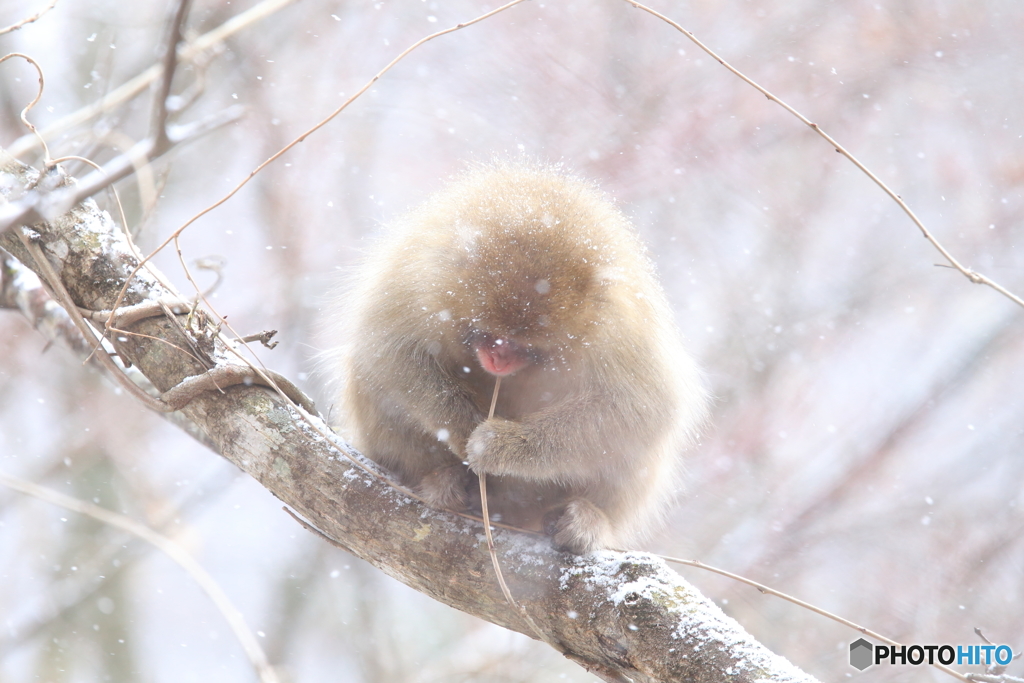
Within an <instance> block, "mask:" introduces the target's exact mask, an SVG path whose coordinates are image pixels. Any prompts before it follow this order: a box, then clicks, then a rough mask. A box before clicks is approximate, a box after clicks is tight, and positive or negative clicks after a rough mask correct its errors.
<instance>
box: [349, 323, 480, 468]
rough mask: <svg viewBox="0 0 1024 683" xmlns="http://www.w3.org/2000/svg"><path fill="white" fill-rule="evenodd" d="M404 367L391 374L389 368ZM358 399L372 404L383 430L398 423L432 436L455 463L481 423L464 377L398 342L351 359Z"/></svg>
mask: <svg viewBox="0 0 1024 683" xmlns="http://www.w3.org/2000/svg"><path fill="white" fill-rule="evenodd" d="M396 367H397V368H404V369H403V370H402V371H400V372H395V371H394V368H396ZM356 375H357V376H358V377H359V384H360V393H361V394H362V396H361V397H359V398H358V399H357V401H358V402H360V403H362V402H364V401H369V402H372V403H373V405H374V406H375V412H376V413H377V420H379V421H380V422H381V423H382V425H386V424H388V423H391V422H393V421H394V420H396V419H397V420H402V421H405V422H407V423H410V425H409V426H411V427H414V428H415V429H416V430H417V431H419V430H422V432H425V433H427V434H430V435H433V436H434V437H436V438H438V440H440V441H447V445H448V446H449V448H451V450H452V451H453V452H454V453H455V454H456V455H457V456H459V457H460V458H461V457H463V456H464V455H465V446H466V441H467V439H469V435H470V433H471V432H472V431H473V428H474V427H475V426H476V425H477V424H478V423H479V422H480V421H481V420H483V418H484V414H483V412H482V409H481V408H480V407H479V406H477V405H476V402H475V400H474V398H473V392H472V388H471V387H470V385H469V383H468V381H467V379H466V378H465V377H461V376H458V375H456V374H453V373H452V372H450V371H448V370H446V366H445V365H444V364H441V363H438V361H437V359H436V358H435V357H434V356H432V355H431V354H430V353H429V352H428V351H427V350H426V349H424V348H423V345H422V344H421V343H418V342H417V341H414V340H404V341H402V340H400V341H398V342H392V343H388V344H383V345H380V347H378V348H374V349H373V350H372V351H370V352H369V353H367V354H365V355H364V356H362V357H360V358H357V359H356Z"/></svg>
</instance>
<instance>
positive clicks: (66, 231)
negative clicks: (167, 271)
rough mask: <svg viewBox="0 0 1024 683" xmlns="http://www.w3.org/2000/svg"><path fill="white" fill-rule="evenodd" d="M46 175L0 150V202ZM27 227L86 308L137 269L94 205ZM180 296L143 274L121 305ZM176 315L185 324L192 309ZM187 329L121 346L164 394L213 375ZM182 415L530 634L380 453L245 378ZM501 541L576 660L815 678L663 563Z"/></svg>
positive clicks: (275, 486) (531, 597) (433, 586)
mask: <svg viewBox="0 0 1024 683" xmlns="http://www.w3.org/2000/svg"><path fill="white" fill-rule="evenodd" d="M39 180H40V178H39V173H38V172H37V171H35V170H34V169H31V168H29V167H26V166H24V165H21V164H20V163H18V162H16V161H14V160H13V159H10V158H9V157H8V158H6V160H5V159H3V158H0V203H4V202H7V201H10V200H11V199H16V198H17V196H18V195H19V193H22V192H24V191H25V188H27V187H30V186H32V187H34V186H39V185H46V184H47V183H39ZM69 183H70V181H65V180H60V179H56V180H55V181H54V182H53V183H51V184H52V185H53V186H57V187H60V186H63V185H67V184H69ZM20 230H24V228H20V227H19V228H14V229H13V230H10V231H8V232H6V233H4V234H2V235H0V247H3V248H4V249H7V250H8V251H10V252H11V253H12V254H13V255H14V256H15V257H17V258H18V259H19V260H21V261H22V262H23V263H25V264H26V265H28V266H30V267H33V268H34V266H33V262H32V259H31V253H30V252H29V250H27V249H26V248H25V246H24V244H23V242H22V240H21V239H20V238H19V236H18V234H17V232H18V231H20ZM31 238H32V239H33V240H35V243H36V244H38V245H39V246H40V247H41V248H42V251H43V253H45V255H46V257H47V260H48V261H49V263H50V265H51V267H52V270H53V271H54V272H55V273H56V274H57V275H58V276H59V277H60V279H61V281H62V282H63V283H64V286H65V288H66V289H67V291H68V293H69V294H70V296H71V297H72V299H73V300H74V303H75V304H76V305H77V306H79V307H81V308H84V309H88V310H92V311H102V310H108V309H110V308H112V306H113V304H114V301H115V300H116V299H117V297H118V294H119V292H120V291H121V289H122V287H123V286H124V284H125V280H126V278H127V277H128V275H129V274H130V273H131V272H133V269H134V267H135V266H136V265H137V261H136V259H135V257H134V255H133V253H132V251H131V250H130V249H128V248H127V245H126V244H125V243H124V242H123V240H124V237H123V235H122V234H121V233H120V232H119V231H118V230H117V229H116V228H115V226H114V225H113V223H112V221H111V220H110V218H109V217H108V216H107V215H106V214H105V213H104V212H101V211H99V209H98V208H97V207H96V205H95V203H94V202H92V200H86V201H85V202H83V203H81V204H79V205H77V206H75V207H74V208H73V209H72V210H71V211H70V212H68V213H67V214H65V215H62V216H60V217H59V218H57V219H55V220H53V221H52V222H51V223H40V224H37V225H34V226H32V229H31ZM35 251H38V250H35ZM174 295H175V294H174V293H173V292H168V291H167V290H166V289H165V288H164V287H163V285H161V284H160V283H159V282H158V281H157V279H156V278H154V277H152V276H150V275H149V274H147V273H146V271H140V272H139V273H138V274H137V275H136V279H135V281H134V282H133V283H132V284H131V286H130V287H129V288H128V294H127V296H126V297H125V299H124V301H123V303H124V304H125V305H135V304H139V303H142V302H144V301H146V300H154V299H161V298H163V297H167V296H174ZM179 319H180V320H181V321H182V322H183V323H184V320H185V316H184V315H181V316H179ZM192 324H193V325H194V321H193V323H192ZM192 330H193V328H190V327H189V325H188V324H180V325H176V324H173V323H172V322H171V321H170V320H169V319H168V318H167V317H166V316H163V317H151V318H145V319H142V320H137V321H134V322H132V323H131V324H130V325H129V326H128V329H127V330H126V334H124V335H122V334H120V333H119V334H118V335H116V336H117V337H118V338H119V339H115V340H114V342H113V343H114V347H115V349H116V350H117V352H118V354H119V355H121V356H122V357H124V358H127V359H128V360H129V361H130V362H131V363H132V364H133V365H134V366H135V367H137V368H138V369H139V370H140V371H141V372H142V373H143V374H145V375H146V377H148V378H149V380H150V381H151V382H152V383H153V385H154V386H155V387H156V388H157V390H158V391H160V392H167V391H168V390H170V389H171V388H172V387H175V386H177V385H179V383H180V382H182V380H184V379H186V378H187V377H192V376H197V375H201V374H203V373H205V372H206V370H207V367H206V365H205V364H204V363H202V362H200V361H199V360H197V359H196V358H195V357H194V355H193V354H190V353H186V352H185V351H184V349H189V348H190V344H189V343H187V342H186V341H185V340H183V339H182V334H185V333H192V332H191V331H192ZM186 331H188V332H186ZM122 339H123V340H122ZM210 339H212V340H213V341H214V347H213V348H211V349H208V351H207V353H208V354H209V356H210V358H212V359H214V360H215V361H218V362H219V359H223V358H225V357H226V354H225V350H224V348H222V347H221V346H219V344H220V342H219V340H218V339H217V337H216V336H204V337H203V339H202V340H199V339H196V340H193V342H192V344H193V345H194V344H196V343H200V344H202V343H206V342H208V341H209V340H210ZM181 412H182V413H183V414H184V415H185V416H187V417H188V418H189V420H190V421H191V422H193V423H194V424H196V425H197V426H198V428H199V429H200V430H201V431H202V432H203V433H204V434H205V435H206V441H207V443H211V444H212V445H213V447H214V449H215V450H216V451H217V452H218V453H220V454H221V455H223V456H224V457H225V458H227V459H228V460H230V461H231V462H233V463H234V464H235V465H237V466H238V467H239V468H241V469H242V470H244V471H245V472H247V473H249V474H250V475H251V476H253V477H254V478H256V479H257V480H258V481H259V482H260V483H261V484H262V485H263V486H265V487H266V488H267V489H269V490H270V491H271V492H273V493H274V494H275V495H276V496H278V497H279V498H280V499H281V500H282V501H284V502H285V503H286V504H288V505H289V506H291V507H292V508H293V509H294V510H295V511H296V512H297V513H298V514H299V515H301V516H302V517H304V518H305V519H307V520H309V522H310V523H311V524H312V525H313V526H314V527H315V528H316V529H318V530H319V531H320V532H322V533H323V535H325V536H326V537H327V538H329V539H330V540H331V541H332V542H334V543H336V544H337V545H339V546H341V547H343V548H346V549H348V550H349V551H350V552H352V553H353V554H355V555H357V556H359V557H361V558H363V559H365V560H367V561H369V562H371V563H372V564H374V565H375V566H377V567H378V568H380V569H381V570H382V571H384V572H386V573H387V574H389V575H391V576H393V577H395V578H396V579H398V580H400V581H402V582H403V583H405V584H407V585H409V586H411V587H413V588H415V589H417V590H419V591H421V592H423V593H426V594H427V595H430V596H431V597H433V598H435V599H437V600H440V601H441V602H444V603H446V604H448V605H451V606H452V607H455V608H457V609H460V610H462V611H464V612H468V613H470V614H473V615H476V616H479V617H481V618H483V619H487V620H488V621H491V622H494V623H496V624H500V625H502V626H505V627H507V628H510V629H513V630H516V631H519V632H521V633H525V634H527V635H533V634H532V631H531V629H530V627H529V626H528V625H527V623H526V622H525V620H524V619H523V618H522V616H521V615H520V614H519V613H517V612H516V611H515V610H513V609H512V608H510V607H509V605H508V604H507V603H506V601H505V599H504V597H503V596H502V593H501V591H500V589H499V587H498V583H497V581H496V580H495V576H494V573H493V570H492V568H491V563H490V557H489V555H488V552H487V547H486V543H485V540H484V534H483V529H482V527H481V525H480V524H479V523H478V522H475V521H473V520H470V519H466V518H463V517H459V516H456V515H453V514H447V513H442V512H438V511H436V510H431V509H429V508H426V507H424V506H423V505H422V504H420V503H419V502H417V501H415V500H413V499H412V498H410V497H409V496H408V495H406V494H405V493H404V492H402V491H401V490H400V489H396V488H394V487H392V486H391V485H389V484H388V483H387V481H386V478H385V477H386V475H385V474H384V473H383V472H381V471H380V469H379V468H378V467H377V466H376V465H375V464H374V463H372V462H369V461H367V460H365V459H364V458H363V457H362V456H361V455H359V454H358V453H356V452H354V451H352V450H351V449H350V448H349V447H348V446H346V445H345V444H343V443H342V442H340V441H339V440H337V439H334V438H327V437H325V435H327V436H328V437H329V436H330V431H329V429H328V428H327V427H326V425H324V424H323V422H322V421H321V420H320V419H319V417H311V416H309V415H308V414H306V413H304V412H300V411H299V410H296V409H295V408H294V407H292V405H291V404H290V403H289V402H287V401H286V400H284V399H282V398H281V397H279V396H277V395H276V394H274V393H271V392H270V391H269V390H268V389H265V388H263V387H257V386H243V385H238V386H233V387H230V388H227V389H224V390H223V391H222V392H218V391H211V392H208V393H204V394H201V395H199V396H198V397H197V398H195V399H194V400H192V402H191V403H189V404H188V405H187V406H185V408H184V409H183V410H182V411H181ZM355 463H359V466H356V464H355ZM495 542H496V545H497V548H498V552H499V554H500V559H501V566H502V567H503V569H504V571H505V576H506V579H507V580H508V584H509V588H510V589H511V591H512V594H513V595H514V596H515V598H516V601H517V602H518V603H519V604H520V605H521V606H522V607H523V608H524V609H525V610H526V611H527V612H528V614H529V615H530V617H531V619H532V620H533V621H534V622H536V624H537V625H538V626H539V627H540V628H541V629H542V630H543V631H544V632H545V633H546V634H547V635H548V636H549V637H550V640H551V641H552V642H554V643H557V644H558V645H559V646H560V647H561V648H563V649H564V651H565V654H566V656H567V657H569V658H571V659H573V660H574V661H576V662H578V663H580V664H581V665H582V666H584V667H586V668H587V669H588V670H590V671H591V672H593V673H594V674H596V675H598V676H600V677H601V678H603V679H604V680H608V681H612V680H619V681H621V680H627V679H628V680H632V681H635V682H638V683H640V682H644V683H650V682H654V681H698V682H701V681H708V682H710V681H811V680H812V679H811V678H810V677H809V676H807V675H806V674H804V673H802V672H801V671H799V670H797V669H795V668H794V667H793V666H792V665H791V664H789V663H788V662H787V661H786V660H784V659H783V658H781V657H778V656H776V655H774V654H772V653H771V652H769V651H768V650H767V649H765V648H764V647H763V646H762V645H760V644H759V643H758V642H757V641H755V640H754V639H753V638H752V637H751V636H750V635H748V634H747V633H746V632H744V631H743V629H742V628H741V627H740V626H739V625H738V624H737V623H736V622H735V621H733V620H732V619H730V618H729V617H727V616H725V615H724V614H723V613H722V612H721V610H719V609H718V607H716V606H715V605H714V604H712V603H711V602H710V601H708V600H707V599H706V598H704V597H703V596H701V595H700V594H699V593H698V592H697V591H696V590H695V589H693V588H692V587H691V586H689V585H688V584H687V583H686V582H685V581H683V580H682V579H681V578H680V577H679V576H678V575H677V574H675V573H674V572H672V571H671V570H669V568H668V567H667V566H666V565H665V564H664V562H663V561H661V560H660V559H658V558H655V557H653V556H651V555H647V554H644V553H633V552H630V553H620V552H611V551H605V552H599V553H593V554H591V555H588V556H584V557H577V556H572V555H567V554H564V553H559V552H556V551H555V550H554V549H553V548H552V547H551V544H550V543H549V541H548V540H547V539H546V538H542V537H536V536H529V535H526V534H522V533H517V532H512V531H508V530H498V531H497V532H496V533H495Z"/></svg>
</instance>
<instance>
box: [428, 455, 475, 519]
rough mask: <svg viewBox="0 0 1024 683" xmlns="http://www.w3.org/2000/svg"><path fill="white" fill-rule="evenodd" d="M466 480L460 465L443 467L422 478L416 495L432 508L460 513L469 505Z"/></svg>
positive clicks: (465, 473) (464, 471) (464, 472)
mask: <svg viewBox="0 0 1024 683" xmlns="http://www.w3.org/2000/svg"><path fill="white" fill-rule="evenodd" d="M466 479H467V472H466V468H465V467H463V466H462V465H451V466H449V467H443V468H441V469H439V470H434V471H433V472H430V473H429V474H427V475H426V476H424V477H423V479H421V480H420V485H419V486H417V487H416V493H417V495H419V496H420V497H421V498H423V500H424V501H425V502H426V503H427V505H429V506H430V507H432V508H436V509H438V510H455V511H457V512H461V511H462V510H465V509H466V507H467V506H468V505H469V494H468V493H467V491H466Z"/></svg>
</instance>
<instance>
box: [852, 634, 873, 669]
mask: <svg viewBox="0 0 1024 683" xmlns="http://www.w3.org/2000/svg"><path fill="white" fill-rule="evenodd" d="M874 650H875V648H874V647H873V646H872V645H871V643H869V642H868V641H866V640H864V639H863V638H858V639H857V640H855V641H853V642H852V643H850V666H852V667H853V668H854V669H857V670H858V671H863V670H864V669H866V668H868V667H869V666H871V664H872V663H873V662H872V661H871V660H872V659H873V656H872V655H873V654H874Z"/></svg>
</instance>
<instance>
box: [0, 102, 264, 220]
mask: <svg viewBox="0 0 1024 683" xmlns="http://www.w3.org/2000/svg"><path fill="white" fill-rule="evenodd" d="M244 112H245V109H244V107H242V106H241V105H236V106H233V107H229V108H228V109H225V110H223V111H221V112H218V113H216V114H214V115H212V116H209V117H207V118H205V119H203V120H201V121H197V122H195V123H192V124H188V125H182V126H172V127H171V129H170V131H169V132H168V139H167V144H166V145H164V146H163V147H160V146H158V144H157V142H156V141H155V140H154V139H152V138H146V139H145V140H143V141H141V142H139V143H137V144H136V145H135V146H134V147H132V148H131V149H130V150H128V151H127V152H125V153H124V154H119V155H118V156H116V157H114V158H113V159H111V160H110V161H109V162H107V164H106V165H105V166H104V167H103V170H101V171H94V172H92V173H90V174H89V175H87V176H85V178H83V179H82V180H81V181H80V182H78V183H76V184H74V185H71V186H68V187H61V188H53V189H52V191H50V192H40V191H36V190H35V189H32V190H31V191H27V192H26V193H25V194H24V196H22V197H20V198H18V199H17V200H16V201H13V202H10V203H8V204H5V205H4V206H2V207H0V232H4V231H6V230H9V229H10V228H11V227H12V226H15V225H26V224H31V223H35V222H36V221H41V220H47V219H48V218H52V217H54V216H59V215H61V214H62V213H64V212H66V211H67V210H68V209H70V208H71V207H72V206H74V205H76V204H78V203H79V202H81V201H82V200H83V199H85V198H86V197H91V196H92V195H94V194H96V193H97V192H99V191H100V190H103V189H105V188H107V187H109V186H110V185H113V184H114V183H116V182H117V181H119V180H121V179H122V178H125V177H127V176H128V175H130V174H131V173H132V172H133V171H134V170H135V169H136V168H138V167H139V166H142V165H144V164H146V163H149V162H150V161H153V160H154V159H157V158H159V157H160V156H161V155H163V154H165V153H166V152H167V151H169V150H170V149H172V148H173V147H175V146H177V145H180V144H184V143H187V142H192V141H193V140H196V139H198V138H200V137H202V136H203V135H206V134H207V133H209V132H211V131H213V130H216V129H217V128H219V127H221V126H223V125H225V124H227V123H230V122H232V121H237V120H238V119H239V118H241V116H242V114H243V113H244Z"/></svg>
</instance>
